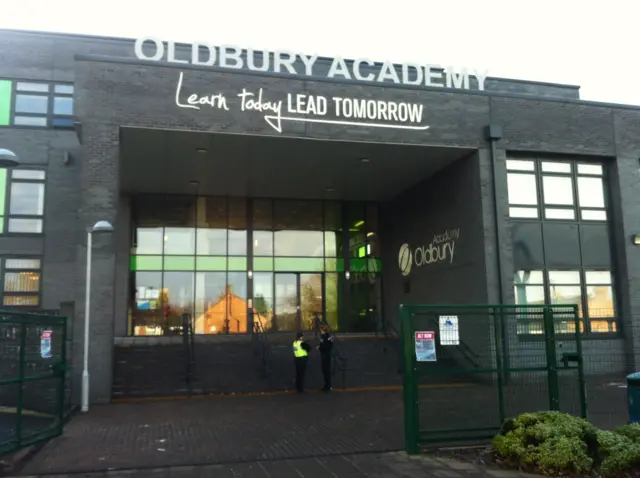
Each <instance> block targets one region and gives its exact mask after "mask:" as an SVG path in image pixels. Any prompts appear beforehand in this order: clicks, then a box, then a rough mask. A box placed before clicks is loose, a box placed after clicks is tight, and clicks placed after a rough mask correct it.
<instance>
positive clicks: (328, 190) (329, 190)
mask: <svg viewBox="0 0 640 478" xmlns="http://www.w3.org/2000/svg"><path fill="white" fill-rule="evenodd" d="M326 191H327V192H328V193H332V192H333V191H335V189H333V188H327V189H326Z"/></svg>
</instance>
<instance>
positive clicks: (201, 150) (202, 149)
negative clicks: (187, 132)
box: [196, 148, 207, 153]
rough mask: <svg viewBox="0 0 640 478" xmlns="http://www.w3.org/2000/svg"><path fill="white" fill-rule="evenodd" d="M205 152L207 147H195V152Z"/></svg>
mask: <svg viewBox="0 0 640 478" xmlns="http://www.w3.org/2000/svg"><path fill="white" fill-rule="evenodd" d="M206 152H207V148H198V149H196V153H206Z"/></svg>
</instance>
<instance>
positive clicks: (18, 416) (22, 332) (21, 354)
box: [16, 322, 27, 446]
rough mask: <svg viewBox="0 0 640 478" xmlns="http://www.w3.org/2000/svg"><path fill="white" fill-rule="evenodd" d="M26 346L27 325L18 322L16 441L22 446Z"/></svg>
mask: <svg viewBox="0 0 640 478" xmlns="http://www.w3.org/2000/svg"><path fill="white" fill-rule="evenodd" d="M26 347H27V325H26V324H25V323H24V322H22V323H21V324H20V350H19V352H18V360H19V362H18V403H17V404H16V441H17V443H18V446H22V402H23V401H24V360H25V348H26Z"/></svg>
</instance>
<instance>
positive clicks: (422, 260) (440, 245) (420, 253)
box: [398, 229, 460, 276]
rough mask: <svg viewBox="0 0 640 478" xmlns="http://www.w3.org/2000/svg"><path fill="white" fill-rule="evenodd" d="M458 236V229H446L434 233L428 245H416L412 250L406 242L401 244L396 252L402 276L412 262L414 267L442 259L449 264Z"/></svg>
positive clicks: (406, 272) (409, 269)
mask: <svg viewBox="0 0 640 478" xmlns="http://www.w3.org/2000/svg"><path fill="white" fill-rule="evenodd" d="M459 238H460V229H448V230H446V231H444V232H443V233H441V234H435V235H434V236H433V239H432V240H431V243H430V244H429V245H428V246H418V247H416V249H415V250H414V251H412V250H411V248H410V247H409V244H408V243H404V244H402V246H400V251H399V252H398V267H399V268H400V272H401V273H402V275H403V276H408V275H409V273H410V272H411V267H412V265H413V264H415V265H416V267H422V266H425V265H428V264H434V263H437V262H444V261H448V262H449V264H451V263H452V262H453V258H454V256H455V252H456V243H457V242H458V239H459Z"/></svg>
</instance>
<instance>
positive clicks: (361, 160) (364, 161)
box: [360, 158, 370, 163]
mask: <svg viewBox="0 0 640 478" xmlns="http://www.w3.org/2000/svg"><path fill="white" fill-rule="evenodd" d="M360 162H361V163H368V162H370V160H369V158H360Z"/></svg>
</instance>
